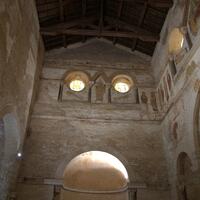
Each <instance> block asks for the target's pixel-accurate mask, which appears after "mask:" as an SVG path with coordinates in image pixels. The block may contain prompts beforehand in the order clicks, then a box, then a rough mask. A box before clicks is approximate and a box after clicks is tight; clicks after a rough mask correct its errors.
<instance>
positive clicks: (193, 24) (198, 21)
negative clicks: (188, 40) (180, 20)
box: [188, 0, 200, 35]
mask: <svg viewBox="0 0 200 200" xmlns="http://www.w3.org/2000/svg"><path fill="white" fill-rule="evenodd" d="M188 23H189V27H190V30H191V33H192V34H193V35H196V34H197V32H198V30H199V27H200V1H199V0H190V10H189V21H188Z"/></svg>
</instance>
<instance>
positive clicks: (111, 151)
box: [55, 147, 132, 181]
mask: <svg viewBox="0 0 200 200" xmlns="http://www.w3.org/2000/svg"><path fill="white" fill-rule="evenodd" d="M88 151H103V152H107V153H109V154H111V155H113V156H115V157H116V158H118V159H119V160H120V161H121V162H122V163H123V165H124V166H125V168H126V170H127V172H128V174H129V175H130V174H131V171H132V168H131V167H130V165H128V161H127V159H126V158H125V156H124V155H122V154H121V153H120V152H118V151H117V150H116V149H113V148H112V147H106V148H105V147H104V148H98V149H95V150H93V149H92V150H91V148H85V149H84V150H79V151H78V152H76V153H70V157H68V158H63V160H62V161H61V162H60V164H59V166H58V168H57V170H56V172H55V177H57V178H62V176H63V173H64V170H65V167H66V166H67V164H68V163H69V162H70V161H71V160H72V159H73V158H75V157H76V156H78V155H80V154H82V153H83V152H88ZM130 179H131V177H129V181H131V180H130Z"/></svg>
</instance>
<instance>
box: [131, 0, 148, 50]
mask: <svg viewBox="0 0 200 200" xmlns="http://www.w3.org/2000/svg"><path fill="white" fill-rule="evenodd" d="M148 2H149V0H146V2H145V3H144V7H143V10H142V12H141V15H140V19H139V22H138V27H141V26H142V23H143V21H144V19H145V15H146V12H147V9H148ZM136 45H137V39H133V43H132V51H134V50H135V48H136Z"/></svg>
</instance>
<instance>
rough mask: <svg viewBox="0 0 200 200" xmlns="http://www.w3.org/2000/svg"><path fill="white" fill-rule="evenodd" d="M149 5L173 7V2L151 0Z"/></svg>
mask: <svg viewBox="0 0 200 200" xmlns="http://www.w3.org/2000/svg"><path fill="white" fill-rule="evenodd" d="M148 5H149V6H151V7H154V8H171V7H172V6H173V2H172V1H166V0H149V2H148Z"/></svg>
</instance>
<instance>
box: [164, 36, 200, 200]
mask: <svg viewBox="0 0 200 200" xmlns="http://www.w3.org/2000/svg"><path fill="white" fill-rule="evenodd" d="M199 44H200V36H199V35H197V37H196V39H195V43H194V45H193V47H192V49H191V50H190V51H189V52H188V54H186V55H185V57H184V58H183V60H182V61H181V66H180V67H181V71H179V73H177V74H176V76H174V78H173V89H172V90H171V95H170V98H169V100H168V102H166V103H165V106H166V109H165V112H166V114H165V116H164V118H163V121H162V128H163V138H164V143H165V152H166V157H167V161H168V173H169V175H168V177H169V182H170V185H171V189H172V198H173V199H179V198H180V197H179V196H178V191H179V190H180V188H181V186H180V185H181V184H183V183H181V184H180V180H178V173H179V172H178V167H177V166H178V164H177V163H178V157H179V155H180V154H181V153H182V152H185V153H186V154H187V155H188V157H189V159H190V160H191V167H190V170H191V174H190V177H189V181H188V180H184V181H183V182H184V184H186V186H185V187H186V191H187V195H188V197H187V198H189V199H194V200H196V199H198V198H199V196H200V194H199V191H200V189H199V188H200V177H199V169H200V166H199V138H198V137H199V136H198V134H199V132H198V131H199V128H197V123H198V119H197V118H196V116H197V115H196V112H198V108H197V104H198V102H199V98H197V97H198V91H199V77H200V70H199V67H200V60H199V56H200V49H199ZM175 124H176V125H175Z"/></svg>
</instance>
